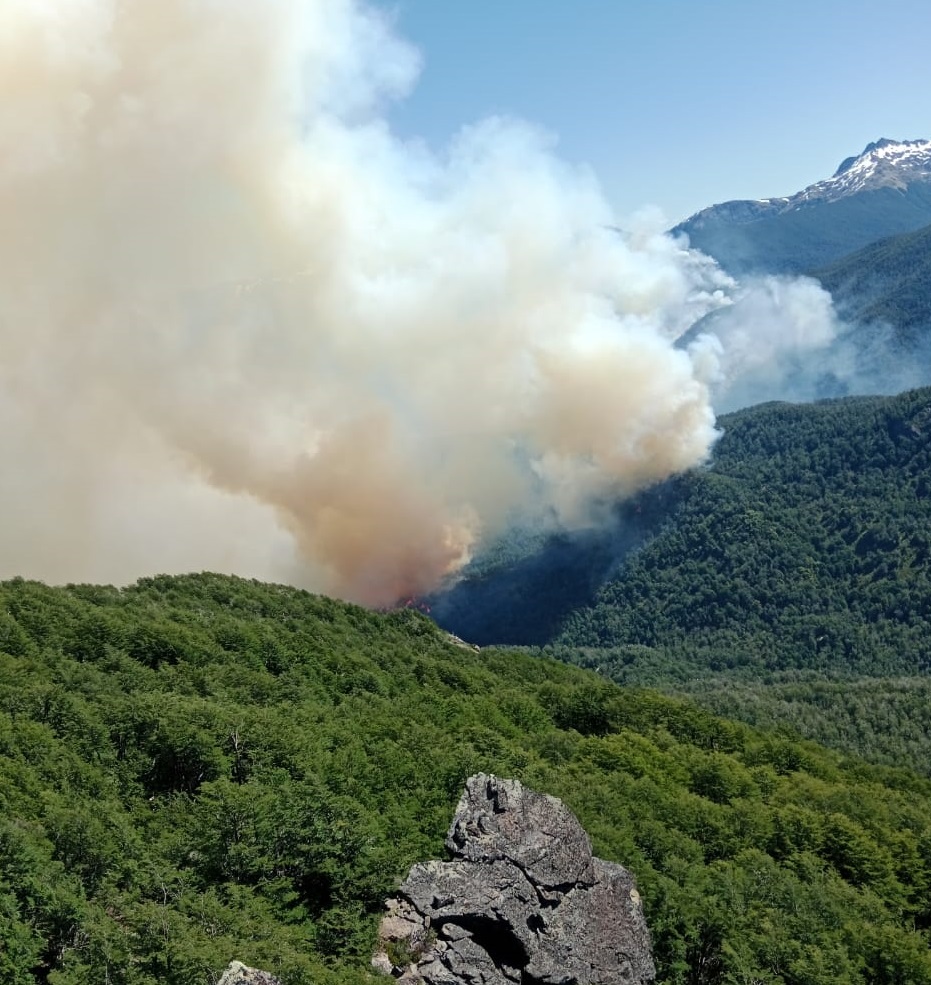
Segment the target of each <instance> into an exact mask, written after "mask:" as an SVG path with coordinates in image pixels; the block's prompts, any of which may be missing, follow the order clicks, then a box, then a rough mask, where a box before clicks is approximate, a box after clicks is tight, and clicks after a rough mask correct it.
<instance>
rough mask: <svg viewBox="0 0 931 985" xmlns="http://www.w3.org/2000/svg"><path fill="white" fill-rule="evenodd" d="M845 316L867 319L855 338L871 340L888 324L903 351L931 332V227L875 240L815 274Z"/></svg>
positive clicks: (863, 321) (861, 321) (921, 340)
mask: <svg viewBox="0 0 931 985" xmlns="http://www.w3.org/2000/svg"><path fill="white" fill-rule="evenodd" d="M813 276H815V277H817V278H818V279H819V280H820V281H821V283H822V284H823V285H824V287H825V288H827V290H829V291H830V292H831V294H832V296H833V297H834V303H835V305H836V306H837V307H838V310H839V311H840V312H841V313H842V314H843V315H844V317H846V318H848V319H850V320H851V321H855V322H859V323H863V326H864V327H863V328H858V330H857V331H856V333H855V336H854V337H855V338H857V339H859V340H861V341H862V342H863V343H864V344H868V341H869V340H868V338H867V335H868V334H869V332H870V329H871V327H872V326H873V325H874V324H875V323H876V322H880V323H883V324H886V325H889V326H890V327H891V328H892V329H893V331H894V333H895V340H896V342H897V343H898V345H899V346H900V347H901V348H902V349H905V350H907V349H909V348H911V347H913V346H915V345H916V344H918V343H922V342H924V343H925V344H927V343H928V341H929V335H931V226H925V227H924V228H923V229H919V230H918V231H917V232H911V233H903V234H901V235H899V236H891V237H889V238H888V239H882V240H880V241H879V242H878V243H872V244H870V245H869V246H867V247H866V248H864V249H862V250H858V251H857V252H856V253H853V254H851V255H849V256H846V257H844V258H843V259H841V260H838V261H837V262H836V263H833V264H831V265H830V266H828V267H823V268H821V269H819V270H815V271H814V272H813Z"/></svg>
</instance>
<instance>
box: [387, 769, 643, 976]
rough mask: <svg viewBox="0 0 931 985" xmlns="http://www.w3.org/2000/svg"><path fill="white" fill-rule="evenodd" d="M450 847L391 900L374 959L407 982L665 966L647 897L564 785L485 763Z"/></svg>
mask: <svg viewBox="0 0 931 985" xmlns="http://www.w3.org/2000/svg"><path fill="white" fill-rule="evenodd" d="M446 847H447V848H448V849H449V851H450V852H451V854H452V856H453V859H452V861H448V862H427V863H425V864H421V865H415V866H414V867H413V868H412V869H411V871H410V873H409V874H408V876H407V879H406V880H405V881H404V883H403V885H402V886H401V889H400V892H399V893H398V895H397V896H396V897H395V898H393V899H391V900H389V902H388V914H387V916H386V917H385V918H384V919H383V920H382V923H381V927H380V941H381V947H380V950H379V951H378V953H377V954H376V955H375V957H374V958H373V961H372V964H373V966H374V967H375V968H377V969H378V970H380V971H383V972H385V973H390V974H393V975H395V976H396V977H398V978H399V979H400V980H401V982H403V983H404V985H460V983H465V982H468V983H470V985H512V983H515V982H519V983H521V985H571V983H578V985H586V983H590V985H602V983H604V985H607V983H612V985H615V983H629V985H641V983H647V982H652V981H653V979H654V977H655V970H654V967H653V959H652V955H651V952H650V940H649V934H648V931H647V927H646V922H645V920H644V917H643V910H642V908H641V904H640V897H639V895H638V893H637V890H636V888H635V886H634V881H633V878H632V877H631V875H630V873H629V872H628V871H627V870H626V869H625V868H623V866H620V865H616V864H615V863H613V862H605V861H602V860H601V859H599V858H594V857H593V856H592V850H591V843H590V841H589V839H588V835H587V834H586V833H585V831H584V830H583V828H582V826H581V824H579V822H578V820H577V819H576V817H575V815H573V814H572V812H571V811H570V810H569V809H568V808H567V807H566V806H565V805H564V804H563V803H562V802H561V801H559V800H557V799H556V798H555V797H549V796H547V795H545V794H540V793H535V792H534V791H532V790H528V789H527V788H526V787H524V786H522V785H521V784H520V783H518V782H517V781H516V780H504V779H499V778H497V777H494V776H488V775H486V774H484V773H479V774H477V775H476V776H473V777H471V778H470V779H469V780H468V781H467V782H466V787H465V792H464V793H463V795H462V798H461V800H460V801H459V805H458V807H457V808H456V814H455V817H454V818H453V823H452V826H451V827H450V829H449V834H448V835H447V839H446Z"/></svg>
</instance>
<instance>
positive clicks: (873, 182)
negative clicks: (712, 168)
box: [672, 137, 931, 273]
mask: <svg viewBox="0 0 931 985" xmlns="http://www.w3.org/2000/svg"><path fill="white" fill-rule="evenodd" d="M929 222H931V140H890V139H889V138H887V137H884V138H883V139H881V140H877V141H874V142H873V143H871V144H867V146H866V147H865V148H864V149H863V151H862V153H860V154H857V155H856V156H855V157H848V158H847V159H846V160H844V161H842V162H841V164H840V167H838V169H837V170H836V171H835V172H834V174H833V175H831V177H830V178H825V179H823V180H822V181H817V182H815V183H814V184H813V185H809V186H808V187H807V188H804V189H802V191H799V192H796V193H795V194H794V195H786V196H782V197H780V198H761V199H752V200H750V199H740V200H731V201H728V202H722V203H720V204H719V205H712V206H710V207H709V208H706V209H702V210H701V211H700V212H696V213H695V214H694V215H692V216H690V217H689V218H688V219H686V220H685V221H684V222H681V223H679V225H677V226H675V227H674V229H673V230H672V232H673V233H675V234H680V233H684V234H685V235H687V236H688V238H689V242H690V243H691V245H692V246H694V247H696V248H697V249H700V250H703V251H704V252H705V253H708V254H710V255H711V256H713V257H714V258H715V259H716V260H718V262H719V263H720V264H721V265H722V266H723V267H724V268H725V269H726V270H728V271H729V272H731V273H733V272H738V273H742V272H746V271H748V270H767V271H777V270H778V271H805V270H814V269H815V268H818V267H823V266H825V265H827V264H829V263H833V262H834V261H835V260H838V259H840V258H841V257H842V256H844V254H846V253H852V252H853V251H854V250H858V249H861V248H862V247H864V246H866V245H867V244H868V243H872V242H875V241H876V240H878V239H881V238H883V237H885V236H893V235H896V234H898V233H906V232H912V231H914V230H916V229H920V228H921V227H922V226H925V225H927V224H928V223H929Z"/></svg>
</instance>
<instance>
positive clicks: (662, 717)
mask: <svg viewBox="0 0 931 985" xmlns="http://www.w3.org/2000/svg"><path fill="white" fill-rule="evenodd" d="M0 653H2V655H0V974H2V975H3V978H4V981H5V982H7V983H10V985H24V983H26V982H32V981H40V982H49V983H52V985H65V983H68V985H70V983H84V982H87V983H90V982H95V983H99V982H113V983H118V982H125V983H140V985H141V983H149V982H155V981H159V982H169V983H178V985H181V983H184V985H189V983H192V982H198V981H200V982H205V983H207V982H212V981H214V980H215V977H216V975H217V974H218V972H219V971H220V970H222V968H223V967H224V966H225V965H226V963H227V962H228V961H229V960H230V959H232V958H234V957H235V958H238V959H240V960H243V961H246V962H247V963H252V964H255V965H258V966H260V967H265V968H268V969H269V970H271V971H273V972H275V973H278V974H280V975H282V976H283V977H284V978H285V980H286V981H287V982H288V983H292V985H294V983H309V982H317V983H327V982H329V983H337V982H359V981H364V980H365V979H366V977H367V975H368V972H367V970H366V960H367V957H368V954H369V952H370V948H371V945H372V935H373V932H374V925H375V922H376V920H377V914H378V912H379V909H380V906H381V902H382V900H383V898H384V897H385V895H386V894H388V893H389V892H390V891H392V890H393V889H394V887H395V886H396V885H397V882H398V880H399V879H400V878H401V877H402V876H403V874H404V873H405V872H406V870H407V868H408V866H409V865H410V864H411V863H413V862H414V861H417V860H422V859H426V858H430V857H439V856H441V854H442V841H443V836H444V834H445V830H446V827H447V825H448V823H449V819H450V816H451V813H452V810H453V807H454V804H455V801H456V799H457V798H458V795H459V792H460V788H461V784H462V781H463V780H464V778H465V777H466V776H467V775H468V774H470V773H472V772H474V771H477V770H487V771H490V772H495V773H498V774H501V775H508V776H515V777H518V778H520V779H521V780H523V781H524V782H525V783H527V784H529V785H531V786H533V787H534V788H536V789H540V790H544V791H547V792H550V793H553V794H555V795H557V796H560V797H562V798H564V799H565V800H566V802H567V803H568V804H569V805H570V806H571V807H572V808H573V809H574V810H575V811H576V812H577V813H578V815H579V816H580V818H581V820H582V822H583V823H584V824H585V826H586V827H587V829H588V830H589V831H590V832H591V834H592V836H593V841H594V846H595V849H596V851H597V852H598V853H600V854H602V855H603V856H605V857H607V858H612V859H617V860H620V861H622V862H624V863H625V864H627V865H628V866H629V867H630V868H632V869H633V871H634V872H635V873H636V875H637V877H638V880H639V884H640V889H641V892H642V894H643V896H644V899H645V903H646V909H647V915H648V919H649V922H650V925H651V928H652V932H653V937H654V943H655V949H656V957H657V963H658V966H659V968H660V974H661V979H662V980H663V981H665V982H669V983H681V985H696V983H719V982H720V983H724V982H734V983H736V982H751V981H755V982H765V983H773V985H775V983H786V985H788V983H793V985H802V983H805V985H812V983H828V982H830V983H854V982H855V983H865V982H871V983H877V982H882V983H903V985H904V983H909V985H921V983H931V954H929V950H928V938H927V934H928V931H929V928H931V783H929V782H928V781H925V780H922V779H920V778H918V777H917V776H915V775H913V774H910V773H908V772H906V771H902V770H891V769H887V768H881V767H876V766H868V765H865V764H863V763H862V762H859V761H854V760H845V759H842V758H840V757H839V756H838V755H837V754H834V753H828V752H825V751H823V750H822V749H820V748H818V747H816V746H814V745H811V744H804V743H800V742H796V741H791V740H788V739H785V738H780V737H774V736H772V735H766V734H761V733H756V732H754V731H752V730H751V729H749V728H748V727H746V726H743V725H737V724H733V723H730V722H726V721H724V720H721V719H718V718H715V717H714V716H712V715H711V714H709V713H708V712H706V711H702V710H700V709H699V708H697V707H696V706H694V705H691V704H688V703H683V702H681V701H678V700H675V699H672V698H668V697H661V696H659V695H658V694H656V693H653V692H649V691H639V690H627V689H621V688H619V687H617V686H616V685H614V684H612V683H610V682H608V681H605V680H603V679H602V678H600V677H599V676H597V675H596V674H593V673H590V672H583V671H581V670H578V669H576V668H573V667H570V666H566V665H563V664H559V663H557V662H554V661H549V660H544V659H540V658H536V657H532V656H529V655H526V654H521V653H514V652H505V651H482V652H476V651H474V650H472V649H470V648H466V647H462V646H457V645H455V644H454V643H452V642H451V641H450V640H449V639H448V638H447V637H446V636H445V634H444V633H442V632H441V631H440V630H438V629H437V628H436V627H435V626H434V625H433V624H432V623H431V622H430V621H429V620H428V619H427V618H426V617H425V616H423V615H421V614H419V613H416V612H413V611H409V610H403V611H399V612H395V613H392V614H388V615H380V614H374V613H370V612H366V611H364V610H361V609H358V608H355V607H352V606H348V605H343V604H340V603H337V602H334V601H331V600H328V599H323V598H317V597H313V596H310V595H308V594H306V593H303V592H300V591H296V590H292V589H286V588H279V587H274V586H265V585H260V584H257V583H251V582H246V581H241V580H237V579H231V578H225V577H220V576H211V575H204V576H196V577H195V576H191V577H183V578H168V577H161V578H155V579H149V580H146V581H143V582H140V583H139V584H138V585H136V586H134V587H132V588H130V589H126V590H123V591H118V590H116V589H112V588H97V587H91V586H79V587H71V588H68V589H51V588H47V587H45V586H42V585H39V584H36V583H29V582H23V581H14V582H10V583H7V584H5V585H3V586H0Z"/></svg>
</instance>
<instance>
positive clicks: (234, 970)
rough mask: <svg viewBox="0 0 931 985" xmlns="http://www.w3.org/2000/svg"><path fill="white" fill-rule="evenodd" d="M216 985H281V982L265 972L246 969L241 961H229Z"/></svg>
mask: <svg viewBox="0 0 931 985" xmlns="http://www.w3.org/2000/svg"><path fill="white" fill-rule="evenodd" d="M217 985H281V981H280V980H279V979H277V978H275V976H274V975H270V974H269V973H268V972H267V971H259V970H258V968H248V967H246V965H244V964H243V963H242V962H241V961H231V962H230V963H229V966H228V967H227V969H226V971H224V972H223V976H222V978H221V979H220V980H219V981H218V982H217Z"/></svg>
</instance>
